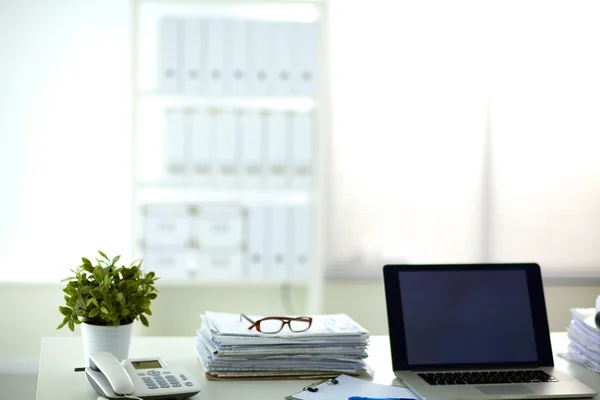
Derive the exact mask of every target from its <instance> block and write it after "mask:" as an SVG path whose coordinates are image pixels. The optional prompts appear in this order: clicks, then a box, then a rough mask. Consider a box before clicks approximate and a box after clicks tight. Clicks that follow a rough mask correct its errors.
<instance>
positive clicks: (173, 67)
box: [157, 17, 182, 93]
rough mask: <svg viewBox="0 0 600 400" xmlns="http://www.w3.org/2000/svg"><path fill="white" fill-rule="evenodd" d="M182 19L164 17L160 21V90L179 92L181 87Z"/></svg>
mask: <svg viewBox="0 0 600 400" xmlns="http://www.w3.org/2000/svg"><path fill="white" fill-rule="evenodd" d="M180 46H181V21H180V20H179V19H178V18H174V17H164V18H161V19H160V20H159V22H158V52H157V53H158V68H157V72H158V76H157V86H158V90H159V91H163V92H169V93H173V92H177V91H179V90H180V89H181V81H182V76H181V75H182V74H181V68H182V66H181V51H180Z"/></svg>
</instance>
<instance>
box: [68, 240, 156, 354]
mask: <svg viewBox="0 0 600 400" xmlns="http://www.w3.org/2000/svg"><path fill="white" fill-rule="evenodd" d="M98 253H99V254H100V255H101V256H102V258H96V264H95V265H94V264H92V262H91V261H90V260H89V259H87V258H85V257H82V261H83V264H81V265H80V266H79V267H77V268H76V269H74V270H71V272H73V276H70V277H68V278H65V279H63V280H62V281H61V282H65V281H68V283H67V285H66V286H65V288H64V289H63V292H65V302H66V305H64V306H59V311H60V313H61V314H62V315H63V317H64V318H63V321H62V323H61V324H60V325H58V327H57V328H56V329H61V328H63V327H64V326H67V327H68V328H69V329H70V330H71V331H74V330H75V325H79V324H81V335H82V338H83V347H84V356H85V362H86V365H87V363H88V362H89V360H88V358H89V357H88V356H89V354H90V353H92V352H96V351H109V352H111V353H113V354H114V355H115V356H116V357H117V358H118V359H119V360H123V359H125V358H127V355H128V353H129V344H130V342H131V335H132V326H133V322H134V321H135V320H139V321H141V322H142V324H143V325H144V326H148V325H149V323H148V318H147V317H146V315H152V312H151V311H150V304H151V302H152V300H154V299H156V297H157V295H158V290H157V289H156V287H155V286H154V283H155V281H156V280H157V279H158V278H157V277H156V274H155V273H154V272H147V273H145V274H144V273H143V272H142V269H141V266H142V260H139V261H134V262H133V263H131V264H130V266H129V267H126V266H121V267H118V266H117V261H119V259H120V258H121V256H116V257H114V258H112V259H111V258H109V257H108V256H106V254H104V253H103V252H102V251H98ZM144 314H145V315H144Z"/></svg>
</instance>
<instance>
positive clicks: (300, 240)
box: [290, 206, 314, 281]
mask: <svg viewBox="0 0 600 400" xmlns="http://www.w3.org/2000/svg"><path fill="white" fill-rule="evenodd" d="M291 212H292V216H291V230H292V238H291V241H290V243H291V252H290V253H291V254H290V262H291V270H292V273H291V276H292V279H293V280H297V281H308V280H310V278H311V275H312V272H313V266H314V260H313V256H312V254H313V252H312V250H311V249H312V245H313V243H312V238H313V234H312V232H313V229H312V228H313V226H314V225H313V224H314V215H313V210H312V208H311V207H308V206H296V207H293V208H292V210H291Z"/></svg>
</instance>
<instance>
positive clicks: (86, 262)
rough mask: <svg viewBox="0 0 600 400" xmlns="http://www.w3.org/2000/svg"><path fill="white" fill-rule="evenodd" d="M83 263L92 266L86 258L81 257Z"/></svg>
mask: <svg viewBox="0 0 600 400" xmlns="http://www.w3.org/2000/svg"><path fill="white" fill-rule="evenodd" d="M81 261H83V265H89V266H92V262H91V261H90V260H88V259H87V258H85V257H81Z"/></svg>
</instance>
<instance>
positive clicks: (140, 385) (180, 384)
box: [85, 352, 200, 400]
mask: <svg viewBox="0 0 600 400" xmlns="http://www.w3.org/2000/svg"><path fill="white" fill-rule="evenodd" d="M85 373H86V375H87V377H88V380H89V382H90V384H91V385H92V387H93V388H94V390H95V391H96V392H98V393H99V394H101V395H102V396H104V397H106V398H109V399H119V398H124V397H125V398H127V396H135V397H141V398H143V399H145V400H160V399H184V398H186V397H191V396H194V395H195V394H198V393H199V392H200V383H198V381H196V380H195V379H194V378H193V377H192V375H191V374H189V373H188V372H187V371H184V370H183V369H181V368H177V369H175V368H171V367H170V366H169V365H168V364H167V363H166V362H164V360H162V359H161V358H160V357H153V358H136V359H126V360H123V361H122V362H119V360H117V358H116V357H115V356H114V355H113V354H112V353H108V352H97V353H92V354H91V355H90V366H89V367H86V368H85Z"/></svg>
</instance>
